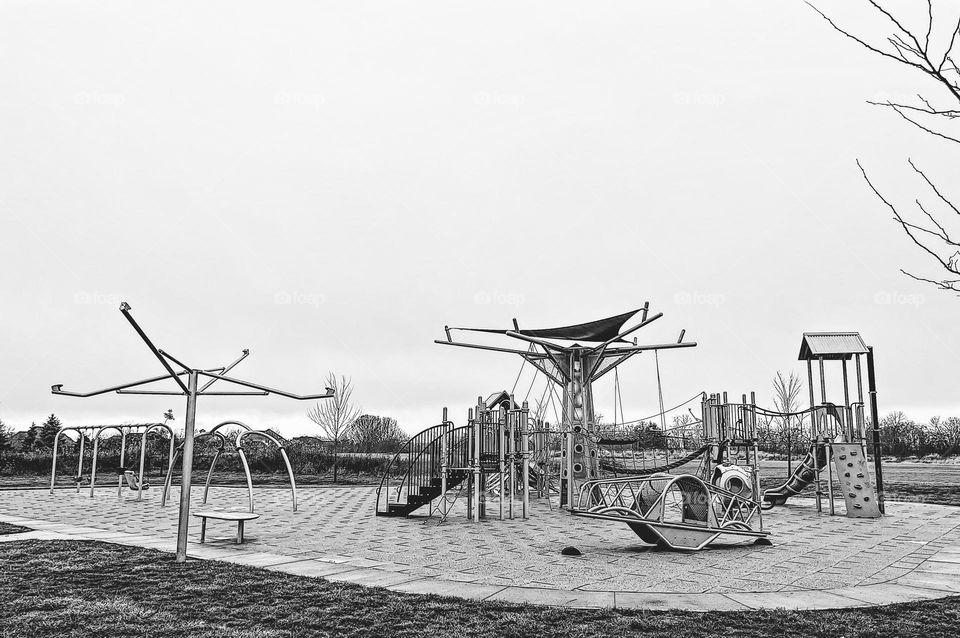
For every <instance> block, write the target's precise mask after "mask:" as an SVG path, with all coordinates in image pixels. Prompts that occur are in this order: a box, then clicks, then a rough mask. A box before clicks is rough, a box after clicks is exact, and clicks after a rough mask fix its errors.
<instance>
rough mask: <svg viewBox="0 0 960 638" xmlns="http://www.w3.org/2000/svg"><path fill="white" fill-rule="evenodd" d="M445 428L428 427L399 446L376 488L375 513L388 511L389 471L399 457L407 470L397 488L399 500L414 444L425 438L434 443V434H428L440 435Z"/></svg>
mask: <svg viewBox="0 0 960 638" xmlns="http://www.w3.org/2000/svg"><path fill="white" fill-rule="evenodd" d="M446 426H447V424H446V423H441V424H439V425H434V426H431V427H429V428H427V429H425V430H423V431H421V432H418V433H417V434H414V435H413V436H412V437H410V438H409V439H407V441H406V442H405V443H404V444H403V446H401V448H400V450H399V451H397V453H396V454H394V455H393V458H392V459H390V463H389V464H388V465H387V468H386V470H384V472H383V477H382V478H381V479H380V485H378V486H377V510H376V511H378V512H386V511H387V510H388V508H389V505H390V483H389V478H390V471H391V470H392V469H393V468H394V466H395V465H397V462H398V461H399V459H400V457H401V456H405V457H406V458H407V470H406V472H405V473H404V477H403V479H402V480H401V482H400V487H399V488H398V491H397V494H398V498H399V493H400V492H399V490H401V489H403V483H404V482H405V481H406V480H407V478H408V476H409V474H410V468H411V467H412V466H413V462H412V459H411V454H412V453H413V452H412V447H413V446H414V444H415V443H418V442H420V441H422V440H423V439H425V438H426V437H427V436H432V438H431V439H430V442H431V443H432V442H433V441H435V440H436V439H437V436H436V435H435V434H430V433H435V432H441V433H442V431H443V429H444V428H445V427H446ZM421 452H422V450H421ZM417 457H418V458H419V453H418V455H417ZM384 487H386V488H387V489H386V491H385V493H386V501H385V502H384V503H383V507H382V508H381V507H380V497H381V495H382V493H384ZM408 489H409V488H408Z"/></svg>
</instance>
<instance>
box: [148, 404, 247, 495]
mask: <svg viewBox="0 0 960 638" xmlns="http://www.w3.org/2000/svg"><path fill="white" fill-rule="evenodd" d="M228 425H237V426H240V427H241V428H243V430H244V431H251V430H253V428H251V427H250V426H249V425H247V424H246V423H242V422H240V421H234V420H228V421H221V422H220V423H217V424H216V425H215V426H213V427H212V428H210V429H209V430H207V431H205V432H200V433H198V434H197V435H195V436H194V438H193V440H194V442H196V441H199V440H200V439H203V438H205V437H209V436H216V437H217V441H218V442H219V444H218V445H217V450H216V452H214V454H213V459H212V460H211V461H210V469H209V470H207V480H206V481H205V482H204V484H203V501H202V504H203V505H206V504H207V496H208V495H209V494H210V483H211V482H212V481H213V471H214V469H216V467H217V461H218V460H219V459H220V455H221V454H223V450H224V448H225V447H226V445H227V437H226V436H224V434H223V433H221V432H219V430H220V428H222V427H226V426H228ZM182 455H183V443H181V444H180V445H179V447H177V450H176V453H175V454H174V456H173V457H172V460H171V461H170V468H169V469H168V470H167V476H166V478H165V479H164V481H163V496H162V497H161V499H160V506H161V507H163V506H164V505H166V504H167V495H168V494H169V492H170V487H171V485H172V483H173V466H174V463H175V462H176V457H177V456H182Z"/></svg>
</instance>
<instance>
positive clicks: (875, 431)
mask: <svg viewBox="0 0 960 638" xmlns="http://www.w3.org/2000/svg"><path fill="white" fill-rule="evenodd" d="M861 357H865V358H866V364H867V382H868V392H869V400H870V418H871V422H872V423H873V428H872V431H871V434H872V441H871V443H872V445H873V449H874V450H879V449H880V419H879V414H878V412H879V411H878V409H877V386H876V374H875V371H874V360H873V348H872V347H869V346H867V345H866V344H865V343H864V342H863V339H862V338H861V336H860V335H859V334H858V333H856V332H807V333H804V335H803V340H802V342H801V344H800V356H799V360H800V361H805V362H806V363H807V388H808V391H809V397H810V407H809V408H808V409H806V410H803V411H802V412H798V413H795V415H791V416H800V417H803V416H806V417H807V418H808V419H809V422H810V431H811V444H810V451H809V452H808V453H807V456H806V458H804V460H803V461H802V462H801V464H800V466H799V467H798V468H797V470H796V471H795V472H794V473H793V474H792V475H791V476H790V478H789V479H787V481H786V482H785V483H783V484H782V485H780V486H778V487H776V488H773V489H770V490H767V491H766V492H764V494H763V500H764V504H765V507H767V508H771V507H775V506H777V505H783V504H784V503H786V501H787V499H788V498H790V497H791V496H795V495H797V494H799V493H800V492H801V490H803V489H804V488H805V487H807V486H808V485H810V484H811V483H815V484H816V490H815V495H816V501H817V511H818V512H820V511H822V508H823V504H822V500H823V498H824V496H826V498H827V501H828V504H829V509H830V514H834V513H836V507H835V498H834V497H835V496H836V493H837V491H839V492H840V493H841V494H842V495H843V498H844V502H845V506H846V507H845V511H846V515H847V516H848V517H852V518H876V517H878V516H880V515H882V514H883V513H884V504H883V465H882V463H881V457H880V454H877V453H875V454H874V479H875V483H874V481H871V477H870V472H869V468H868V467H867V432H866V419H865V416H864V412H865V408H866V405H865V403H864V392H863V386H864V383H863V372H862V368H861ZM851 360H853V362H854V365H855V373H856V377H855V382H854V389H856V397H855V399H854V400H851V394H850V376H849V370H848V364H849V362H850V361H851ZM814 361H816V362H817V363H818V365H817V368H818V371H819V386H820V401H819V402H817V400H816V394H815V392H814V379H815V376H816V375H815V373H814V367H813V362H814ZM826 361H837V362H840V364H841V372H842V387H843V403H842V404H837V403H833V402H831V401H828V400H827V380H826V379H827V377H826V371H825V365H824V362H826ZM772 414H776V415H777V416H782V415H781V414H780V413H772ZM824 469H826V474H827V478H826V487H827V491H826V494H825V493H824V490H823V483H824V481H823V478H822V474H823V470H824ZM835 482H836V483H837V485H836V486H835Z"/></svg>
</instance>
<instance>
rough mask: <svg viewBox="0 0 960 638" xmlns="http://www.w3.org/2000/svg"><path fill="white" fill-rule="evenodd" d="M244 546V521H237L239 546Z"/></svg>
mask: <svg viewBox="0 0 960 638" xmlns="http://www.w3.org/2000/svg"><path fill="white" fill-rule="evenodd" d="M242 544H243V521H237V545H242Z"/></svg>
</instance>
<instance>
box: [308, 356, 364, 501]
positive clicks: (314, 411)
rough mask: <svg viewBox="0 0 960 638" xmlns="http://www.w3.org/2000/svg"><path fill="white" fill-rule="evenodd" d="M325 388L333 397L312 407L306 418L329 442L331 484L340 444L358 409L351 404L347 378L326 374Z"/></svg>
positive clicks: (351, 388)
mask: <svg viewBox="0 0 960 638" xmlns="http://www.w3.org/2000/svg"><path fill="white" fill-rule="evenodd" d="M327 387H328V388H329V389H330V390H332V391H333V396H332V397H331V398H329V399H325V400H324V401H321V402H319V403H317V404H316V405H314V406H313V407H312V408H310V409H309V410H308V411H307V417H308V418H309V419H310V420H311V421H313V422H314V423H316V424H317V425H318V426H319V427H320V431H321V432H322V433H323V435H324V436H325V437H326V438H327V439H328V440H329V441H330V444H331V446H332V452H333V482H334V483H336V482H337V456H338V454H339V452H340V442H341V441H342V440H343V439H344V438H346V437H347V435H348V434H349V430H350V427H351V426H352V425H353V423H354V421H356V420H357V417H358V416H360V408H358V407H357V406H355V405H354V404H353V383H352V382H351V381H350V378H349V377H345V376H342V375H341V376H340V377H337V375H336V374H334V373H333V372H329V373H327Z"/></svg>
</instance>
